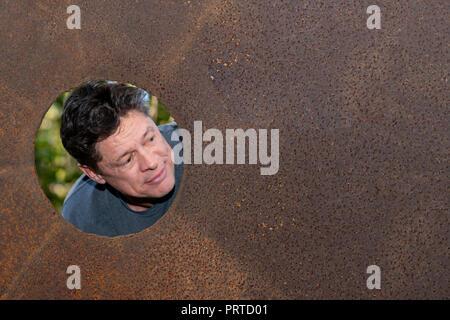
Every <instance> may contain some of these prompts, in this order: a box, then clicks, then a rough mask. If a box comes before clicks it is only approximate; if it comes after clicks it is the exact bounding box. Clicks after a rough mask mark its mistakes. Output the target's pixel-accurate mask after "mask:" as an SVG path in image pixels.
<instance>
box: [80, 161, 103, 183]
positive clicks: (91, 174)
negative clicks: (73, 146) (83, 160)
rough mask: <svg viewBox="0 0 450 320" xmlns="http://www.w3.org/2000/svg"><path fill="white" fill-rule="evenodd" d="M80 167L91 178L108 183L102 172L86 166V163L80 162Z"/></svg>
mask: <svg viewBox="0 0 450 320" xmlns="http://www.w3.org/2000/svg"><path fill="white" fill-rule="evenodd" d="M78 168H80V170H81V171H83V173H84V174H85V175H87V176H88V177H89V178H91V179H92V180H94V181H95V182H97V183H100V184H105V183H106V181H105V179H103V177H102V175H101V174H99V173H96V172H95V171H94V170H92V169H91V168H89V167H88V166H86V165H84V164H78Z"/></svg>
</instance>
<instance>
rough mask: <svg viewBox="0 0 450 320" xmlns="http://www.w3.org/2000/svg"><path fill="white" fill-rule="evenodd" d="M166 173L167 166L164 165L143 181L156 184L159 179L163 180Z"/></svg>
mask: <svg viewBox="0 0 450 320" xmlns="http://www.w3.org/2000/svg"><path fill="white" fill-rule="evenodd" d="M166 175H167V168H166V166H164V167H163V168H162V169H161V170H159V172H158V173H156V175H154V176H153V177H151V178H150V180H147V181H146V182H145V184H150V185H151V184H157V183H160V182H161V181H163V180H164V178H165V177H166Z"/></svg>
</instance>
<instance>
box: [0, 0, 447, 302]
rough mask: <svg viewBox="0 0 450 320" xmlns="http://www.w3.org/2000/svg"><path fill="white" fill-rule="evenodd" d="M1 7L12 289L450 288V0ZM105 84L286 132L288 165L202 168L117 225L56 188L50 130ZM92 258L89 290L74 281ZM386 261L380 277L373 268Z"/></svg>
mask: <svg viewBox="0 0 450 320" xmlns="http://www.w3.org/2000/svg"><path fill="white" fill-rule="evenodd" d="M376 2H377V3H376V4H377V5H378V6H380V8H381V17H382V18H381V19H382V28H381V29H380V30H369V29H368V28H367V27H366V19H367V17H368V15H367V14H366V8H367V7H368V6H369V5H371V4H372V3H371V2H368V1H346V2H330V1H270V2H269V1H233V0H231V1H217V0H214V1H167V0H164V1H133V2H129V1H98V2H97V1H96V2H93V1H78V2H77V5H79V7H80V8H81V17H82V18H81V30H69V29H68V28H67V27H66V19H67V17H68V14H66V8H67V7H68V6H69V5H70V4H71V3H69V2H67V1H61V2H58V3H54V2H51V1H32V2H28V1H27V2H26V1H2V2H1V3H0V26H1V30H2V31H1V32H0V57H1V59H0V70H1V77H0V97H1V101H0V145H1V150H2V152H1V154H0V188H1V189H0V190H1V194H0V223H1V230H0V243H1V249H0V265H1V268H0V296H1V297H2V298H3V299H78V298H82V299H112V298H116V299H230V298H231V299H255V298H263V299H327V298H328V299H329V298H333V299H335V298H337V299H340V298H347V299H397V298H414V299H421V298H439V299H442V298H448V297H449V287H448V283H449V281H448V245H449V243H448V229H449V228H448V148H449V140H448V138H449V136H448V40H449V39H448V34H450V32H449V27H448V12H449V11H448V9H449V4H448V1H432V2H430V1H407V2H405V1H401V2H392V1H376ZM93 79H109V80H117V81H120V82H131V83H134V84H136V85H137V86H139V87H142V88H144V89H146V90H147V91H148V92H150V93H152V94H154V95H156V96H158V97H159V98H160V100H161V101H163V103H164V104H165V105H166V106H167V108H168V110H169V111H170V112H171V113H172V115H173V116H174V118H175V119H176V121H177V122H178V124H179V126H180V127H181V128H186V129H188V130H189V131H192V130H193V123H194V121H198V120H201V121H202V122H203V125H204V127H205V128H217V129H219V130H221V131H223V132H224V131H225V129H227V128H243V129H247V128H256V129H259V128H267V129H271V128H278V129H280V168H279V171H278V173H277V174H275V175H271V176H263V175H260V172H259V167H258V166H255V165H248V164H247V165H205V164H203V165H185V166H184V175H183V181H182V189H181V190H180V192H179V195H178V197H177V199H176V202H175V203H174V205H172V207H171V208H170V210H169V212H168V213H167V214H166V215H165V216H164V217H163V218H162V219H161V220H160V221H158V223H157V224H155V225H154V226H153V227H151V228H150V229H147V230H145V231H143V232H140V233H138V234H135V235H128V236H121V237H116V238H107V237H101V236H95V235H86V234H85V233H83V232H82V231H80V230H77V229H76V228H75V227H73V226H72V225H71V224H69V223H68V222H66V221H65V220H64V219H63V218H62V217H61V216H60V215H59V214H58V213H57V212H56V211H55V209H54V208H53V207H52V205H51V204H50V202H49V200H47V199H46V197H45V195H44V194H43V192H42V190H41V188H40V186H39V182H38V178H37V176H36V172H35V169H34V135H35V134H36V132H37V130H38V128H39V126H40V122H41V119H42V117H43V115H44V114H45V112H46V110H47V108H48V107H49V106H50V104H51V102H52V101H53V100H54V99H55V98H56V97H57V96H58V95H59V94H60V93H61V92H63V91H65V90H68V89H70V88H73V87H75V86H77V85H79V84H80V83H82V82H85V81H88V80H93ZM73 264H75V265H78V266H80V268H81V274H82V289H81V290H69V289H68V288H67V287H66V280H67V277H68V275H67V274H66V268H67V266H69V265H73ZM373 264H375V265H378V266H379V267H380V269H381V274H382V276H381V277H382V278H381V279H382V284H381V289H380V290H368V288H367V287H366V279H367V277H368V274H367V273H366V268H367V266H369V265H373Z"/></svg>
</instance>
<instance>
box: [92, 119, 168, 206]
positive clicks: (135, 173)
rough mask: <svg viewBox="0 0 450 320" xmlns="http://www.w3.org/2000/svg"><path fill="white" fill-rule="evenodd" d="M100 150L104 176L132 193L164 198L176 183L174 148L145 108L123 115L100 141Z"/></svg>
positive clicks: (115, 185)
mask: <svg viewBox="0 0 450 320" xmlns="http://www.w3.org/2000/svg"><path fill="white" fill-rule="evenodd" d="M97 150H98V152H100V154H101V156H102V160H101V161H100V162H99V163H98V167H99V169H100V172H101V173H100V175H99V176H100V180H104V182H107V183H108V184H110V185H111V186H112V187H114V188H115V189H117V190H118V191H120V192H121V193H122V194H124V195H126V196H128V197H134V198H161V197H163V196H165V195H166V194H167V193H169V192H170V191H171V190H172V189H173V187H174V185H175V170H174V163H173V157H172V153H173V151H172V148H171V147H170V146H169V144H168V143H167V141H166V140H165V139H164V137H163V136H162V134H161V133H160V131H159V130H158V127H157V126H156V125H155V123H154V122H153V120H152V119H151V118H150V117H148V116H146V115H145V114H143V113H141V112H138V111H130V112H129V113H128V114H127V115H126V116H124V117H121V119H120V125H119V128H118V130H117V131H116V132H115V133H114V134H113V135H111V136H109V137H108V138H107V139H105V140H103V141H101V142H98V143H97ZM97 182H100V183H104V182H103V181H98V180H97Z"/></svg>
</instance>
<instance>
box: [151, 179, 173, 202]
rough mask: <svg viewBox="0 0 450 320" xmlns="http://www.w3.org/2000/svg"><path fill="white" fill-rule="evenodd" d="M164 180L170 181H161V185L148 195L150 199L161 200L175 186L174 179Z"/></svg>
mask: <svg viewBox="0 0 450 320" xmlns="http://www.w3.org/2000/svg"><path fill="white" fill-rule="evenodd" d="M166 180H170V181H163V183H161V184H160V185H159V186H158V188H157V189H156V190H152V192H151V193H152V194H151V195H150V197H151V198H162V197H164V196H165V195H166V194H168V193H169V192H170V191H172V189H173V187H174V186H175V179H166Z"/></svg>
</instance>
